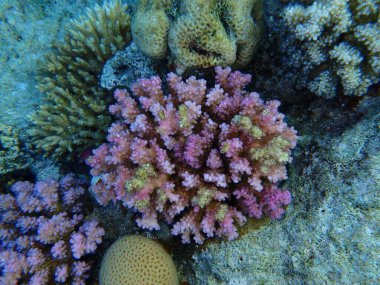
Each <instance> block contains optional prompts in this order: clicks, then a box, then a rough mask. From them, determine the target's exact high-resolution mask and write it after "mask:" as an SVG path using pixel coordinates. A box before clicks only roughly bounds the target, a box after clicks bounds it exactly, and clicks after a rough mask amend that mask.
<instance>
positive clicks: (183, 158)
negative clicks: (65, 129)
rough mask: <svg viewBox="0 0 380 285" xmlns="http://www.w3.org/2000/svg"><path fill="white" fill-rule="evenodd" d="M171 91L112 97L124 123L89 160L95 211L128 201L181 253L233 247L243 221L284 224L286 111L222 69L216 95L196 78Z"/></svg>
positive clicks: (155, 80) (151, 83)
mask: <svg viewBox="0 0 380 285" xmlns="http://www.w3.org/2000/svg"><path fill="white" fill-rule="evenodd" d="M167 81H168V88H169V91H170V93H169V94H168V95H165V94H164V93H163V90H162V89H161V83H162V82H161V80H160V78H159V77H152V78H151V79H142V80H141V81H139V82H138V83H136V84H135V85H134V86H133V88H132V89H133V94H134V97H132V96H130V95H129V93H128V92H127V91H126V90H116V91H115V99H116V100H117V103H116V104H114V105H111V106H110V111H111V113H112V114H114V115H115V116H117V117H118V118H119V121H117V122H116V123H114V124H113V125H112V126H111V128H110V129H109V134H108V137H107V140H108V143H104V144H102V145H101V146H100V147H99V148H98V149H96V150H94V151H93V155H92V156H91V157H89V158H88V160H87V163H88V164H89V165H90V166H91V167H92V170H91V174H92V175H93V180H92V183H91V184H92V185H91V190H92V192H93V193H94V195H95V197H96V199H97V201H98V202H99V203H100V204H102V205H106V204H107V203H109V202H110V201H116V200H120V201H122V202H123V204H124V205H125V206H127V207H128V208H131V209H133V210H134V211H136V212H138V213H139V217H138V218H137V220H136V221H137V224H138V226H140V227H142V228H146V229H150V230H152V229H159V228H160V226H159V216H162V217H163V218H164V219H165V220H166V222H167V223H169V224H171V225H172V234H174V235H181V236H182V241H183V242H184V243H188V242H190V239H191V236H194V240H195V241H196V242H197V243H202V242H203V241H204V239H205V238H206V237H208V238H211V237H214V236H218V237H227V238H228V239H234V238H236V237H237V236H238V233H237V225H241V224H243V223H244V222H245V221H246V217H247V216H248V217H254V218H261V217H262V216H263V215H266V216H269V217H271V218H273V219H277V218H280V217H281V216H282V214H283V213H284V210H283V206H285V205H287V204H289V203H290V199H291V198H290V193H289V192H288V191H281V190H279V189H278V188H277V187H276V183H277V182H279V181H281V180H283V179H286V178H287V176H286V168H285V164H286V163H287V162H289V161H291V157H290V149H292V148H294V147H295V142H296V132H295V131H294V129H293V128H288V127H287V125H286V123H284V122H283V118H284V115H282V114H280V113H279V112H278V110H277V108H278V106H279V104H280V103H279V102H278V101H269V102H267V103H264V102H263V101H262V100H261V99H260V98H259V95H258V94H257V93H255V92H251V93H249V92H247V91H245V90H244V87H245V86H246V85H247V84H248V83H249V82H250V81H251V76H250V75H246V74H242V73H240V72H238V71H236V72H231V69H230V68H226V69H222V68H221V67H217V68H216V85H215V86H214V87H213V88H211V89H207V87H206V81H205V80H202V79H201V80H196V78H195V77H190V78H188V79H187V80H186V81H182V78H181V77H178V76H177V75H175V74H173V73H170V74H169V75H168V78H167ZM134 98H137V99H134Z"/></svg>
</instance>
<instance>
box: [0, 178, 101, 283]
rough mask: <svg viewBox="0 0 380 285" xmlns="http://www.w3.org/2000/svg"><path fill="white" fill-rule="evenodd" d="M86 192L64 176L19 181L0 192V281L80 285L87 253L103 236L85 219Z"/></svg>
mask: <svg viewBox="0 0 380 285" xmlns="http://www.w3.org/2000/svg"><path fill="white" fill-rule="evenodd" d="M84 192H85V189H84V188H83V187H82V186H81V181H80V180H78V179H77V178H75V177H74V176H73V175H67V176H65V177H63V178H62V179H61V180H60V181H59V182H57V181H54V180H50V181H38V182H37V183H35V184H33V183H30V182H27V181H24V182H17V183H15V184H14V185H13V186H12V187H11V189H10V192H9V193H7V194H0V213H1V214H0V236H1V251H0V271H1V272H2V274H1V277H0V283H1V284H26V283H25V282H28V284H31V285H34V284H36V285H37V284H38V285H44V284H53V283H54V284H55V282H58V283H64V284H69V283H70V284H84V282H85V280H86V279H87V278H88V277H89V270H90V268H91V262H90V261H89V260H88V259H87V258H86V256H88V255H89V254H91V253H93V252H95V250H96V248H97V246H98V245H99V244H100V243H101V242H102V236H103V235H104V230H103V228H101V227H99V226H98V223H97V222H96V221H95V220H87V221H84V216H83V214H84V209H83V205H82V203H81V202H80V201H81V199H82V197H83V194H84ZM54 280H55V282H54ZM19 282H21V283H19Z"/></svg>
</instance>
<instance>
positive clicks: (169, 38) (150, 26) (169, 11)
mask: <svg viewBox="0 0 380 285" xmlns="http://www.w3.org/2000/svg"><path fill="white" fill-rule="evenodd" d="M179 6H180V9H179V10H180V12H179V13H173V10H174V8H173V3H172V2H171V1H158V0H141V1H139V5H138V8H137V12H136V13H135V15H134V16H133V20H132V36H133V40H134V41H135V43H136V45H137V46H138V47H139V49H140V50H141V51H142V52H143V53H145V54H146V55H147V56H149V57H151V58H155V59H162V58H165V57H166V56H167V55H168V49H167V46H168V45H169V47H170V51H171V55H170V56H171V57H172V59H173V60H174V62H175V63H176V65H177V67H178V69H179V70H181V69H183V70H185V69H187V68H197V67H198V68H199V67H201V68H206V67H212V66H217V65H222V66H228V65H233V66H235V67H241V66H244V65H247V64H248V63H249V62H250V61H251V59H252V57H253V54H254V52H255V51H256V49H257V47H258V44H259V41H260V37H261V33H262V28H263V27H262V13H263V7H262V1H261V0H244V1H233V0H212V1H205V0H182V1H181V3H180V5H179ZM173 14H174V15H173ZM171 18H172V19H171Z"/></svg>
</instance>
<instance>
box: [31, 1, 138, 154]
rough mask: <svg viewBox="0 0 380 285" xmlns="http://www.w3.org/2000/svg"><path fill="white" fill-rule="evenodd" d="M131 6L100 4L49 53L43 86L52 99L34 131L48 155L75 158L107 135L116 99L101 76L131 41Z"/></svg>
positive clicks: (41, 111) (35, 118)
mask: <svg viewBox="0 0 380 285" xmlns="http://www.w3.org/2000/svg"><path fill="white" fill-rule="evenodd" d="M126 9H127V6H126V5H124V4H122V3H121V1H120V0H116V1H113V2H109V3H108V2H105V3H104V5H103V6H98V5H97V6H96V7H95V9H93V10H89V11H88V12H87V15H86V16H82V17H80V18H79V20H76V21H73V22H72V23H71V25H70V26H69V27H68V32H67V35H66V37H65V41H64V42H63V43H58V44H56V46H55V50H54V52H52V53H51V54H50V56H48V58H47V62H46V66H45V67H44V68H43V72H44V75H43V77H42V78H40V84H39V88H40V90H41V91H42V92H45V93H46V94H47V100H46V103H45V104H44V105H42V106H41V107H40V108H39V110H38V111H37V112H36V114H35V115H34V116H33V118H32V119H33V121H34V123H35V126H34V128H33V129H32V132H31V134H32V135H33V137H34V142H35V144H36V145H37V147H38V148H39V149H42V150H43V151H44V152H45V155H53V156H55V157H61V156H63V155H68V156H70V155H71V154H72V153H73V152H76V153H80V152H81V151H83V150H85V149H87V148H89V147H92V146H94V145H96V144H97V143H100V142H101V141H102V140H103V139H104V135H105V131H106V129H107V127H108V126H109V124H110V123H111V119H110V116H109V115H108V114H107V106H108V105H109V103H110V100H111V98H110V96H109V94H108V93H107V92H105V90H103V89H102V88H101V87H100V86H99V84H98V81H99V74H100V73H101V71H102V68H103V65H104V63H105V61H106V60H107V59H108V58H110V57H111V56H112V55H113V54H114V53H115V52H116V51H117V50H122V49H123V48H124V47H125V46H126V45H127V44H129V42H130V40H131V35H130V16H129V15H128V14H127V13H126Z"/></svg>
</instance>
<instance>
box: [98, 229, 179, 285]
mask: <svg viewBox="0 0 380 285" xmlns="http://www.w3.org/2000/svg"><path fill="white" fill-rule="evenodd" d="M99 281H100V285H116V284H117V285H178V284H179V282H178V277H177V272H176V269H175V265H174V263H173V260H172V258H171V256H170V255H169V254H168V253H167V252H166V251H165V249H164V248H163V247H162V245H160V244H159V243H158V242H155V241H153V240H151V239H149V238H146V237H143V236H137V235H133V236H125V237H123V238H120V239H119V240H117V241H116V242H115V243H114V244H112V245H111V247H110V248H109V249H108V251H107V252H106V254H105V256H104V258H103V261H102V265H101V268H100V273H99Z"/></svg>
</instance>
